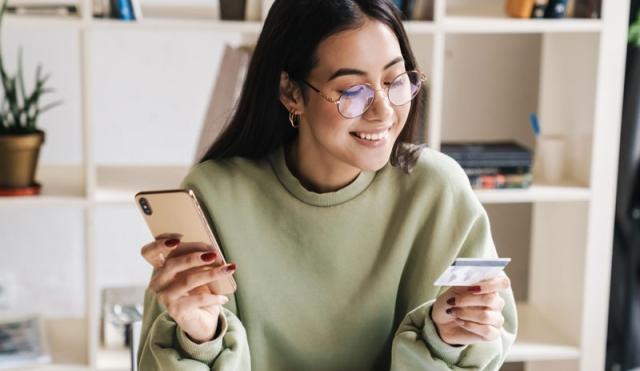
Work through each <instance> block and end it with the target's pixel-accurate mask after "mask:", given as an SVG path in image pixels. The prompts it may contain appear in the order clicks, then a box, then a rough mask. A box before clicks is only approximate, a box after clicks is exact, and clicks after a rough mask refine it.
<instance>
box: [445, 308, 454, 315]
mask: <svg viewBox="0 0 640 371" xmlns="http://www.w3.org/2000/svg"><path fill="white" fill-rule="evenodd" d="M445 312H447V314H451V313H452V312H453V308H449V309H447V310H446V311H445Z"/></svg>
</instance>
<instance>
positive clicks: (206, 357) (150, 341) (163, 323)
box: [138, 289, 251, 371]
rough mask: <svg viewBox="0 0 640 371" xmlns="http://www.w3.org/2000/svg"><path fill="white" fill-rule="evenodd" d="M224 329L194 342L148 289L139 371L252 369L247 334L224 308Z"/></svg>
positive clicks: (222, 317)
mask: <svg viewBox="0 0 640 371" xmlns="http://www.w3.org/2000/svg"><path fill="white" fill-rule="evenodd" d="M220 326H221V328H220V332H219V334H218V336H217V337H216V338H215V339H213V340H211V341H208V342H205V343H202V344H196V343H194V342H193V341H191V340H190V339H189V337H188V336H187V335H186V334H185V333H184V332H183V331H182V330H181V329H180V327H179V326H178V325H177V324H176V322H175V321H174V320H173V319H172V318H171V316H169V314H168V313H167V312H166V311H165V310H164V308H163V307H162V305H161V304H160V303H158V301H157V299H156V296H155V294H154V293H153V292H152V291H151V290H149V289H147V292H146V294H145V308H144V318H143V321H142V332H141V339H140V348H139V349H138V355H139V357H138V360H139V361H138V366H139V367H138V368H139V370H140V371H147V370H159V371H162V370H167V371H169V370H173V371H180V370H190V371H191V370H194V371H198V370H202V371H205V370H216V371H245V370H251V359H250V355H249V345H248V343H247V335H246V332H245V329H244V326H243V325H242V323H241V322H240V320H239V319H238V317H236V315H235V314H234V313H233V312H232V311H230V310H228V309H226V308H223V311H222V312H221V314H220Z"/></svg>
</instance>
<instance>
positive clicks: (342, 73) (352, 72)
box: [327, 57, 404, 82]
mask: <svg viewBox="0 0 640 371" xmlns="http://www.w3.org/2000/svg"><path fill="white" fill-rule="evenodd" d="M402 61H404V58H402V57H397V58H395V59H394V60H392V61H391V62H389V63H387V64H386V65H385V66H384V68H383V69H382V70H383V71H384V70H386V69H388V68H389V67H391V66H393V65H395V64H396V63H400V62H402ZM345 75H360V76H366V75H367V73H366V72H364V71H362V70H358V69H355V68H341V69H339V70H337V71H336V72H334V74H333V75H331V77H329V79H328V80H327V82H328V81H331V80H333V79H335V78H337V77H340V76H345Z"/></svg>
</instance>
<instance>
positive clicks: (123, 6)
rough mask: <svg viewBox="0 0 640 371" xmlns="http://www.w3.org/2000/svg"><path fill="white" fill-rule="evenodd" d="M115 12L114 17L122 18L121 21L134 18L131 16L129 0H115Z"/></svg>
mask: <svg viewBox="0 0 640 371" xmlns="http://www.w3.org/2000/svg"><path fill="white" fill-rule="evenodd" d="M115 12H116V18H118V19H122V20H123V21H132V20H134V19H135V18H134V17H133V9H132V6H131V2H130V0H115Z"/></svg>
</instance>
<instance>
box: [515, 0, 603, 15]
mask: <svg viewBox="0 0 640 371" xmlns="http://www.w3.org/2000/svg"><path fill="white" fill-rule="evenodd" d="M601 1H602V0H506V3H505V10H506V12H507V14H508V15H509V16H511V17H516V18H565V17H572V18H600V6H601Z"/></svg>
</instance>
